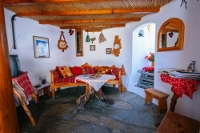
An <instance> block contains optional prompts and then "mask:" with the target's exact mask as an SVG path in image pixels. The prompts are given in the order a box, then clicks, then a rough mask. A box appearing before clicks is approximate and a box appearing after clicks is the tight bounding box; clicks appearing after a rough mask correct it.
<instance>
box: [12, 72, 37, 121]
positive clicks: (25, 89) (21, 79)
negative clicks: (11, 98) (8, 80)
mask: <svg viewBox="0 0 200 133" xmlns="http://www.w3.org/2000/svg"><path fill="white" fill-rule="evenodd" d="M12 82H13V92H14V94H15V95H16V96H17V98H18V99H19V101H20V103H21V105H22V107H23V108H24V111H25V113H26V114H27V115H28V117H29V119H30V121H31V123H32V124H33V125H35V124H36V123H35V120H34V118H33V117H32V114H31V112H30V110H29V109H28V107H27V104H29V98H33V100H34V101H35V102H36V103H37V96H36V94H35V92H34V88H33V86H32V84H31V82H30V80H29V78H28V75H27V72H23V73H22V74H20V75H19V76H17V77H14V78H12Z"/></svg>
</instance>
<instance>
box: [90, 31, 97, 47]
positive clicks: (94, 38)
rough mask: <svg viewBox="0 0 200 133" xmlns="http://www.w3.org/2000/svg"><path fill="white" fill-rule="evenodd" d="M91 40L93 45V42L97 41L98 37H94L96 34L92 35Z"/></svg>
mask: <svg viewBox="0 0 200 133" xmlns="http://www.w3.org/2000/svg"><path fill="white" fill-rule="evenodd" d="M90 40H91V41H92V44H93V42H94V41H95V40H96V37H95V35H94V32H93V33H92V37H91V38H90Z"/></svg>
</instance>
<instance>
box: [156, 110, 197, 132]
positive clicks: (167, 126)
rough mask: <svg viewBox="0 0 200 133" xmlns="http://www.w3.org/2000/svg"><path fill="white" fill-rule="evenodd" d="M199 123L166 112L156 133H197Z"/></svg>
mask: <svg viewBox="0 0 200 133" xmlns="http://www.w3.org/2000/svg"><path fill="white" fill-rule="evenodd" d="M199 131H200V122H199V121H197V120H194V119H191V118H188V117H186V116H183V115H180V114H177V113H174V112H171V111H168V112H167V113H166V115H165V117H164V119H163V120H162V122H161V124H160V126H159V128H158V130H157V131H156V133H199Z"/></svg>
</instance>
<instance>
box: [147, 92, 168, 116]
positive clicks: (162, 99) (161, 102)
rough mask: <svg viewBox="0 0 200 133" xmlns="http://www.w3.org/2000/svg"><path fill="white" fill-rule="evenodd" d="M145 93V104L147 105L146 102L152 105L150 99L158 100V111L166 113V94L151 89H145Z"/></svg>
mask: <svg viewBox="0 0 200 133" xmlns="http://www.w3.org/2000/svg"><path fill="white" fill-rule="evenodd" d="M145 93H146V97H145V104H147V103H148V102H151V103H152V99H153V98H155V99H157V100H158V111H159V112H162V111H167V98H168V96H169V95H168V94H166V93H164V92H161V91H159V90H156V89H153V88H148V89H145Z"/></svg>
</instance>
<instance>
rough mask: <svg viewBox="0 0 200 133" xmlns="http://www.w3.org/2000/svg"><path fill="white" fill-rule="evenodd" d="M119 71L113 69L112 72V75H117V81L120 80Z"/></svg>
mask: <svg viewBox="0 0 200 133" xmlns="http://www.w3.org/2000/svg"><path fill="white" fill-rule="evenodd" d="M119 71H120V70H119V69H117V68H113V69H112V71H111V74H113V75H115V76H116V79H117V80H118V79H119V77H118V72H119Z"/></svg>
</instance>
